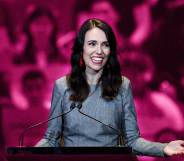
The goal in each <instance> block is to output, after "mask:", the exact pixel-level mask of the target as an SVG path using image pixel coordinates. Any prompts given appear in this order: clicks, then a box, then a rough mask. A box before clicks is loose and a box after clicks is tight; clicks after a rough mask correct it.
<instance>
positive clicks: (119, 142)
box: [76, 103, 124, 146]
mask: <svg viewBox="0 0 184 161" xmlns="http://www.w3.org/2000/svg"><path fill="white" fill-rule="evenodd" d="M76 107H77V109H78V111H79V113H81V114H82V115H84V116H86V117H88V118H90V119H92V120H94V121H96V122H98V123H100V124H102V125H104V126H106V127H108V128H110V129H112V130H114V131H115V132H116V133H117V134H118V137H119V139H118V146H122V145H123V144H124V139H123V134H122V131H121V130H119V129H116V128H114V127H112V126H111V125H107V124H105V123H103V122H102V121H100V120H98V119H96V118H94V117H92V116H90V115H87V114H86V113H84V112H82V111H81V108H82V103H78V105H77V106H76Z"/></svg>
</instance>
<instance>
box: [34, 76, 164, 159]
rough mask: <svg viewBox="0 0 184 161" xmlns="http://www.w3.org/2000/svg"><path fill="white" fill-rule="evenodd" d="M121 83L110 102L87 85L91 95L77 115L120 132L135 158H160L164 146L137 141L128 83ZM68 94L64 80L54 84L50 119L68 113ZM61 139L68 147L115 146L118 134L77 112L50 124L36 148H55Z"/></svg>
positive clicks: (134, 115)
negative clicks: (138, 156)
mask: <svg viewBox="0 0 184 161" xmlns="http://www.w3.org/2000/svg"><path fill="white" fill-rule="evenodd" d="M122 79H123V83H122V86H121V89H120V91H119V94H118V95H117V97H116V98H115V99H114V100H112V101H106V100H104V99H103V98H102V97H101V88H100V87H97V88H95V86H94V85H91V86H90V91H91V93H90V94H89V96H88V98H87V99H86V100H85V101H84V102H83V104H82V108H81V111H82V112H83V113H85V114H87V115H89V116H92V117H93V118H95V119H97V120H99V121H101V122H103V123H104V124H107V125H110V126H111V127H113V128H114V129H118V130H122V131H123V138H124V145H126V146H130V147H132V149H133V151H134V152H135V154H139V155H149V156H164V152H163V149H164V147H165V146H166V145H167V144H163V143H158V142H150V141H147V140H145V139H143V138H141V136H140V132H139V128H138V125H137V119H136V112H135V106H134V101H133V96H132V90H131V85H130V81H129V80H128V79H127V78H126V77H122ZM70 94H71V93H70V90H69V89H68V87H67V83H66V77H61V78H60V79H58V80H56V81H55V85H54V89H53V95H52V102H51V110H50V117H54V116H57V115H59V114H61V113H65V112H67V111H69V110H70V106H71V104H72V102H71V101H70V100H69V96H70ZM61 136H63V138H64V146H70V147H75V146H116V145H117V142H118V133H117V132H116V131H115V130H113V129H112V128H109V127H107V126H105V125H103V124H101V123H99V122H97V121H95V120H93V119H91V118H89V117H86V116H84V115H82V114H81V113H80V112H79V111H78V109H77V108H75V109H73V111H72V112H70V113H68V114H67V115H65V116H63V117H62V118H61V117H59V118H57V119H54V120H52V121H50V122H49V123H48V128H47V130H46V132H45V135H44V137H43V139H41V140H40V142H39V143H38V144H37V146H40V147H59V146H61Z"/></svg>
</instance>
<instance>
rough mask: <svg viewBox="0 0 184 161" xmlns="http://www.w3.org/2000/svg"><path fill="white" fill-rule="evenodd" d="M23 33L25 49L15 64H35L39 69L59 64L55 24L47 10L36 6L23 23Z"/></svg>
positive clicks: (59, 57) (53, 18) (52, 16)
mask: <svg viewBox="0 0 184 161" xmlns="http://www.w3.org/2000/svg"><path fill="white" fill-rule="evenodd" d="M24 33H25V36H26V38H27V42H26V45H25V49H24V52H23V55H22V56H21V57H17V58H16V60H15V63H17V64H34V65H35V64H36V65H38V66H41V67H45V66H46V65H48V64H50V63H61V55H60V53H59V51H58V48H57V45H56V41H57V33H58V28H57V23H56V19H55V17H54V15H53V14H52V12H51V11H50V10H49V9H47V8H42V7H39V6H36V7H35V8H34V9H33V11H32V12H31V13H30V15H29V16H28V18H27V20H26V22H25V25H24Z"/></svg>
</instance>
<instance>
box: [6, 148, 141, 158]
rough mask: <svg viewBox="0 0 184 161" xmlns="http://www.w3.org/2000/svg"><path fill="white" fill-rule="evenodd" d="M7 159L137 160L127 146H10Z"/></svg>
mask: <svg viewBox="0 0 184 161" xmlns="http://www.w3.org/2000/svg"><path fill="white" fill-rule="evenodd" d="M6 158H7V160H8V161H138V160H137V158H136V156H135V155H133V154H132V149H131V148H129V147H60V148H56V147H21V148H19V147H10V148H8V149H7V155H6Z"/></svg>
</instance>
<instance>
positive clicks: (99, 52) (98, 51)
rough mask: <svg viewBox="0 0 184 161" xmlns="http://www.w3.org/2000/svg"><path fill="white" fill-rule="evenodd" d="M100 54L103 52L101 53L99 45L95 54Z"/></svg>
mask: <svg viewBox="0 0 184 161" xmlns="http://www.w3.org/2000/svg"><path fill="white" fill-rule="evenodd" d="M102 52H103V51H102V47H101V45H98V46H97V49H96V53H97V54H102Z"/></svg>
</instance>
